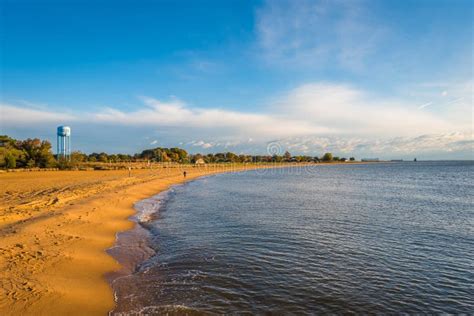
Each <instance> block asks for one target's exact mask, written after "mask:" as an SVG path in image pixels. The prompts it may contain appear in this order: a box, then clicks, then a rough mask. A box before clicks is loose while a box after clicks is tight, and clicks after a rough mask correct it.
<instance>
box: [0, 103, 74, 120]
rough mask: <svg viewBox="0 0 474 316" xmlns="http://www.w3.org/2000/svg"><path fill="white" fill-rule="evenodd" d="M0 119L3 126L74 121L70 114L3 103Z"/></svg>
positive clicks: (0, 106) (0, 108) (0, 109)
mask: <svg viewBox="0 0 474 316" xmlns="http://www.w3.org/2000/svg"><path fill="white" fill-rule="evenodd" d="M0 113H1V115H0V120H1V122H2V125H3V126H11V125H14V124H18V123H20V124H38V123H55V124H62V123H66V122H71V121H76V120H77V118H76V117H75V116H74V115H72V114H67V113H59V112H52V111H48V110H40V109H37V108H28V107H18V106H13V105H9V104H5V103H1V104H0Z"/></svg>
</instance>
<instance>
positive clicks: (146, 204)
mask: <svg viewBox="0 0 474 316" xmlns="http://www.w3.org/2000/svg"><path fill="white" fill-rule="evenodd" d="M473 171H474V164H473V162H418V163H393V164H368V165H337V166H315V167H306V168H304V169H299V168H296V169H290V168H285V169H280V170H266V171H263V170H257V171H249V172H241V173H234V174H221V175H217V176H212V177H208V178H203V179H200V180H197V181H194V182H190V183H188V184H186V185H183V186H177V187H175V188H173V189H172V190H171V191H169V192H168V193H167V194H162V195H159V196H156V197H154V198H152V199H148V200H145V201H143V202H142V203H141V204H138V205H137V209H138V211H139V212H140V211H145V212H146V213H148V214H150V213H153V212H156V213H155V214H154V216H152V217H151V218H150V217H149V216H145V219H143V220H142V221H143V223H142V224H141V225H142V226H141V227H143V228H145V230H146V231H147V238H148V243H147V246H146V247H150V248H152V249H153V250H154V251H155V252H156V253H154V254H152V255H151V257H149V258H147V259H146V260H145V261H144V262H142V263H141V264H140V265H138V266H137V267H136V271H135V272H134V273H133V274H131V275H128V276H125V277H122V278H120V279H118V280H117V281H116V282H115V283H114V288H115V290H116V295H117V299H118V306H117V309H116V310H115V313H120V312H126V313H143V314H163V313H170V314H186V313H187V314H200V313H252V314H263V313H274V314H312V313H341V312H356V313H391V312H392V313H393V312H408V313H415V312H425V313H426V312H435V313H438V312H447V313H461V312H464V313H472V312H473V311H474V272H473V266H474V251H473V250H474V203H473V199H472V195H473V192H474V190H473V189H474V184H473V180H472V179H473ZM160 204H161V205H160ZM158 205H160V206H159V207H158ZM158 208H159V211H158Z"/></svg>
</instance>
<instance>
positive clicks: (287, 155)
mask: <svg viewBox="0 0 474 316" xmlns="http://www.w3.org/2000/svg"><path fill="white" fill-rule="evenodd" d="M283 157H284V158H285V161H290V159H291V154H290V152H289V151H285V154H284V155H283Z"/></svg>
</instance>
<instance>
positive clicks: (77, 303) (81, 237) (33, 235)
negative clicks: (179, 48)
mask: <svg viewBox="0 0 474 316" xmlns="http://www.w3.org/2000/svg"><path fill="white" fill-rule="evenodd" d="M252 168H255V166H251V165H248V166H242V165H240V166H219V167H216V166H201V167H186V171H187V177H186V181H189V180H191V179H194V178H196V177H199V176H203V175H207V174H212V173H218V172H228V171H238V170H242V169H252ZM182 171H183V170H182V169H181V168H157V169H147V170H132V176H131V177H129V176H128V170H122V171H38V172H14V173H2V174H0V184H1V186H0V196H1V198H0V215H1V216H0V298H1V299H0V315H106V314H107V312H108V311H110V310H112V309H113V307H114V300H113V293H112V290H111V287H110V286H109V284H108V283H107V281H106V279H105V277H104V275H105V274H107V273H110V272H111V271H117V270H119V269H120V266H119V264H118V263H117V262H116V261H115V260H114V259H113V258H112V257H111V256H109V255H108V254H107V253H106V252H105V250H106V249H107V248H109V247H111V246H113V244H114V242H115V236H116V233H117V232H120V231H124V230H127V229H130V228H132V227H133V225H134V223H133V222H131V221H129V220H128V217H129V216H130V215H132V214H133V213H134V212H135V211H134V209H133V204H134V203H135V202H137V201H139V200H142V199H145V198H147V197H150V196H152V195H154V194H157V193H159V192H161V191H163V190H166V189H167V188H169V186H170V185H173V184H177V183H180V182H183V181H185V179H183V174H182Z"/></svg>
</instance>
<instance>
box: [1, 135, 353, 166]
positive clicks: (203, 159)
mask: <svg viewBox="0 0 474 316" xmlns="http://www.w3.org/2000/svg"><path fill="white" fill-rule="evenodd" d="M346 160H347V159H346V158H344V157H333V155H332V154H331V153H325V154H324V155H323V156H322V157H321V158H320V157H317V156H307V155H297V156H292V155H291V154H290V153H289V152H288V151H287V152H285V153H284V154H283V155H244V154H235V153H233V152H224V153H214V154H189V153H188V152H187V151H186V150H184V149H182V148H176V147H174V148H162V147H157V148H152V149H145V150H143V151H142V152H141V153H137V154H134V155H129V154H107V153H105V152H101V153H91V154H85V153H82V152H80V151H74V152H72V153H71V157H70V159H69V160H67V161H66V160H64V159H61V158H58V157H56V155H54V154H53V152H52V146H51V143H50V142H48V141H46V140H40V139H38V138H34V139H30V138H28V139H26V140H16V139H13V138H11V137H8V136H6V135H3V136H0V168H3V169H14V168H61V169H64V168H69V167H72V166H77V165H78V164H81V163H88V162H89V163H96V162H99V163H119V162H122V163H123V162H144V161H145V162H170V163H250V162H253V163H271V162H277V163H281V162H332V161H346ZM349 160H350V161H354V160H355V159H354V157H351V158H349Z"/></svg>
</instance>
